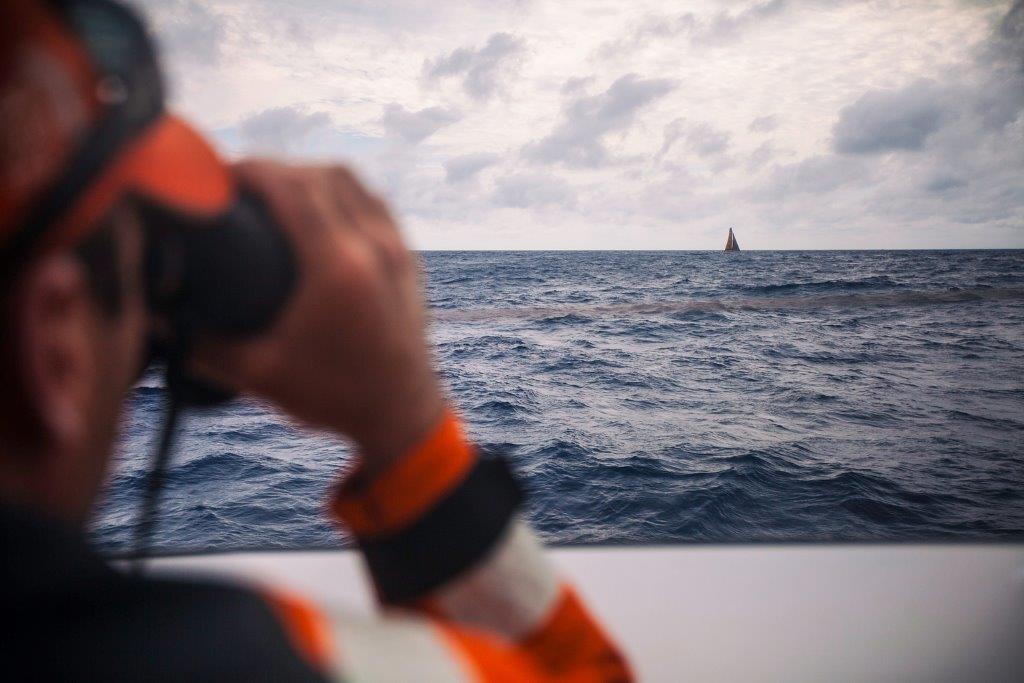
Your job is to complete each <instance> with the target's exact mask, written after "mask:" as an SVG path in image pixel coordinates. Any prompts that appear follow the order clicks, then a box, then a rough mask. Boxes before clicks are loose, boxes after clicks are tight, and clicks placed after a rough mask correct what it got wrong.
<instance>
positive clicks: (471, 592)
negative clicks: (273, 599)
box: [333, 413, 629, 681]
mask: <svg viewBox="0 0 1024 683" xmlns="http://www.w3.org/2000/svg"><path fill="white" fill-rule="evenodd" d="M520 497H521V496H520V493H519V489H518V486H517V485H516V483H515V480H514V478H513V477H512V475H511V474H510V473H509V471H508V470H507V468H506V467H505V465H504V462H503V461H501V460H499V459H492V458H481V457H480V456H479V455H478V453H477V451H476V449H475V448H473V447H472V446H471V445H470V444H469V443H468V441H467V440H466V438H465V436H464V435H463V433H462V429H461V426H460V425H459V422H458V420H457V418H455V416H454V415H453V414H451V413H448V414H447V415H446V417H445V419H444V421H443V422H442V423H441V425H440V426H439V427H437V428H435V430H434V431H433V433H432V434H431V435H430V436H429V437H428V438H427V439H425V440H424V441H423V442H422V443H421V444H420V445H419V446H418V447H416V448H414V449H413V450H412V451H411V452H410V453H409V454H408V455H407V456H406V457H405V458H403V459H402V460H400V461H398V462H396V463H395V464H394V465H392V466H391V467H390V468H388V469H387V470H386V471H384V472H382V473H380V474H379V475H378V476H376V477H375V478H374V479H373V480H372V481H366V480H365V479H364V478H363V477H361V476H360V475H359V474H358V473H357V474H356V475H355V476H354V477H350V478H349V479H348V480H347V481H346V482H345V483H344V484H343V485H342V486H341V487H340V488H339V491H338V495H337V496H336V498H335V500H334V505H333V507H334V511H335V513H336V514H337V516H338V517H339V519H340V520H341V521H342V522H343V523H345V524H346V525H347V527H348V528H349V530H350V531H352V532H353V534H354V535H355V537H356V540H357V542H358V544H359V546H360V548H361V549H362V550H363V552H364V554H365V557H366V560H367V564H368V565H369V568H370V572H371V574H372V576H373V580H374V585H375V586H376V590H377V593H378V596H379V598H380V600H381V602H382V603H384V604H385V605H386V606H390V607H401V608H405V609H409V610H413V611H416V612H419V613H422V614H426V615H428V616H430V617H431V618H432V619H435V620H436V621H437V622H438V623H439V624H440V626H441V627H442V628H443V629H445V630H446V632H447V633H448V634H449V637H450V639H451V640H452V641H453V642H455V643H456V644H458V646H459V647H462V648H464V649H466V653H467V656H469V657H470V658H473V657H474V655H473V652H474V650H475V649H476V648H478V647H479V644H478V643H479V639H480V634H481V633H484V634H489V636H496V637H497V638H498V639H500V641H501V643H502V644H501V645H500V646H499V649H500V648H502V647H508V646H509V645H511V646H512V648H513V649H514V650H515V651H516V654H517V656H522V657H524V658H526V659H528V660H529V661H530V662H531V664H532V665H533V666H535V667H536V668H537V669H538V670H539V671H540V672H542V673H543V674H544V675H546V676H549V677H553V678H561V677H565V676H569V675H572V676H577V677H579V676H581V677H582V679H583V680H594V681H618V680H628V679H629V673H628V669H627V667H626V665H625V662H624V660H623V658H622V656H621V655H620V654H619V652H618V651H617V650H616V648H615V647H614V646H613V645H612V643H611V642H610V641H609V640H608V638H607V637H606V636H605V635H604V633H603V632H602V631H601V629H600V628H599V626H598V625H597V623H596V622H595V621H594V619H593V618H592V617H590V616H589V614H588V613H587V612H586V610H585V608H584V606H583V605H582V603H581V602H580V600H579V598H578V597H577V596H576V594H575V593H574V591H573V590H572V589H571V587H570V586H569V585H568V584H566V583H564V582H563V581H561V580H560V579H559V578H558V577H557V575H556V574H555V572H554V571H553V568H552V567H551V566H550V563H549V562H548V560H547V558H546V556H545V553H544V551H543V549H542V548H541V546H540V545H539V543H538V542H537V540H536V538H535V537H534V535H533V532H532V531H531V530H530V529H529V527H528V525H527V524H526V523H525V522H523V521H522V520H521V519H520V518H519V516H518V514H517V510H518V508H519V503H520ZM485 637H486V636H485Z"/></svg>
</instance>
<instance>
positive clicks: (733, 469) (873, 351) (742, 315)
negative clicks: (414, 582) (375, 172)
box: [93, 251, 1024, 552]
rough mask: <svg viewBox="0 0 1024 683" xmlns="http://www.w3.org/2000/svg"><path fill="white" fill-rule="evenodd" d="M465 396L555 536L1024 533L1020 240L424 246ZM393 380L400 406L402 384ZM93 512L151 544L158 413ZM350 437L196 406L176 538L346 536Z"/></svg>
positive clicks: (173, 475)
mask: <svg viewBox="0 0 1024 683" xmlns="http://www.w3.org/2000/svg"><path fill="white" fill-rule="evenodd" d="M422 260H423V264H424V268H425V271H426V278H427V283H428V286H427V288H428V297H429V302H430V307H431V309H432V315H433V328H432V339H433V342H434V344H435V345H436V354H437V359H438V362H439V364H440V368H441V370H442V372H443V375H444V379H445V381H446V384H447V387H448V389H449V391H450V394H451V397H452V400H453V401H454V403H455V404H456V405H457V406H458V407H459V408H460V410H461V411H462V413H463V415H464V416H465V418H466V420H467V421H468V424H469V428H470V431H471V433H472V435H473V436H474V437H475V439H476V440H477V441H478V442H479V443H480V444H482V445H484V446H486V447H489V448H493V449H498V450H501V451H504V452H505V453H507V454H508V455H509V457H510V458H511V461H512V462H513V463H514V465H515V467H516V468H517V469H518V471H519V472H520V473H521V475H522V477H523V479H524V481H525V485H526V487H527V489H528V491H529V495H530V497H529V502H528V516H529V518H530V519H531V520H532V521H533V523H534V524H535V525H536V526H537V527H538V528H539V529H540V532H541V534H542V535H543V537H544V538H545V539H547V540H549V541H553V542H558V543H565V544H586V543H688V542H745V541H826V540H842V541H846V540H851V541H852V540H901V541H902V540H922V539H1007V538H1016V539H1021V538H1024V252H1022V251H941V252H917V251H914V252H892V251H879V252H860V251H858V252H740V253H724V252H518V253H509V252H448V253H441V252H429V253H424V254H422ZM395 400H401V398H400V397H396V399H395ZM163 401H164V395H163V389H162V388H161V382H160V380H159V377H157V376H156V375H155V374H153V373H151V374H150V375H147V376H146V377H145V378H144V379H143V381H142V382H141V383H140V384H139V385H138V387H137V388H136V389H135V390H134V391H133V393H132V395H131V398H130V404H131V405H130V408H131V411H130V415H129V417H128V418H127V421H126V424H125V429H124V435H123V439H122V442H121V445H120V448H119V455H118V460H117V463H116V467H115V470H114V472H113V475H112V479H111V483H110V487H109V491H108V493H107V496H106V498H105V500H104V503H103V505H102V507H101V510H100V511H99V514H98V515H97V518H96V520H95V522H94V525H93V538H94V540H95V542H96V543H97V544H98V545H99V546H100V547H101V548H102V549H104V550H107V551H111V552H121V551H127V550H129V549H130V543H131V530H132V525H133V524H134V523H135V520H136V514H137V512H138V505H139V500H140V491H141V488H142V485H143V482H144V471H145V468H146V466H147V465H148V463H149V460H150V458H151V456H152V450H153V447H154V438H155V435H156V433H157V430H158V426H159V421H160V417H161V412H162V409H163ZM349 458H350V453H349V450H348V449H347V448H346V447H345V445H344V444H342V443H341V442H339V441H338V440H336V439H335V438H333V437H331V436H328V435H325V434H316V433H310V432H308V431H304V430H303V429H301V428H298V427H296V426H295V425H293V424H292V423H291V422H289V421H288V420H287V419H285V418H284V417H282V416H281V415H280V414H278V413H277V412H275V411H274V410H273V409H271V408H270V407H268V406H266V405H262V404H259V403H254V402H251V401H235V402H232V403H230V404H228V405H225V406H223V407H220V408H217V409H215V410H209V411H206V412H202V413H194V414H190V415H188V416H187V420H186V423H185V425H184V428H183V430H182V436H181V439H180V441H179V447H178V449H177V452H176V454H175V456H174V460H173V466H172V467H171V469H170V472H169V479H168V482H167V487H166V491H165V494H164V497H163V504H162V507H161V516H160V520H159V530H158V533H157V536H156V539H157V543H156V545H157V547H158V548H159V549H161V550H185V549H190V550H195V549H230V548H251V547H274V548H278V547H280V548H284V547H288V548H303V547H332V546H339V545H343V544H346V543H347V541H346V539H345V537H344V536H343V535H341V534H340V533H339V532H337V531H336V530H335V529H334V528H333V527H332V526H331V524H330V522H329V521H328V520H327V518H326V517H325V515H324V513H323V503H324V500H325V498H326V495H327V490H328V488H329V487H330V486H331V485H332V483H333V482H334V481H335V480H336V476H337V473H338V472H339V470H340V469H341V468H342V467H343V466H344V465H345V463H346V462H347V461H348V460H349Z"/></svg>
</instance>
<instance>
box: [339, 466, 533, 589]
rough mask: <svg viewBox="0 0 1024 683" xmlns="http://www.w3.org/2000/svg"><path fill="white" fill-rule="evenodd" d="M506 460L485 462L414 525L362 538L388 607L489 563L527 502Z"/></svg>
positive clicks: (359, 541) (362, 547) (367, 560)
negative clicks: (486, 559)
mask: <svg viewBox="0 0 1024 683" xmlns="http://www.w3.org/2000/svg"><path fill="white" fill-rule="evenodd" d="M522 498H523V494H522V489H520V488H519V484H518V483H517V482H516V480H515V477H514V476H513V475H512V472H511V471H510V470H509V466H508V464H507V463H506V462H505V460H504V459H503V458H500V457H483V456H481V457H480V459H479V460H478V461H477V462H476V464H475V465H474V466H473V468H472V469H471V470H470V471H469V473H468V474H467V475H466V478H465V479H464V480H463V481H462V483H461V484H459V485H458V486H457V487H456V488H455V489H454V490H453V491H452V492H451V493H449V494H448V495H447V496H446V497H445V498H444V499H442V500H441V501H440V502H438V503H437V504H436V505H435V506H434V507H433V508H431V510H430V511H429V512H427V513H426V514H425V515H423V516H422V517H421V518H420V519H419V520H417V521H416V522H415V523H414V524H413V525H412V526H410V527H408V528H406V529H403V530H402V531H400V532H397V533H395V534H390V535H387V536H377V537H374V538H366V539H358V538H357V539H356V540H357V542H358V544H359V547H360V549H361V550H362V551H363V554H364V555H365V557H366V562H367V564H368V565H369V566H370V572H371V573H372V574H373V580H374V583H375V584H376V586H377V593H378V595H379V596H380V599H381V600H382V601H383V602H384V603H388V604H403V603H409V602H413V601H415V600H417V599H419V598H421V597H423V596H424V595H427V594H429V593H430V592H431V591H433V590H435V589H436V588H438V587H440V586H442V585H444V584H445V583H447V582H448V581H449V580H451V579H453V578H454V577H456V576H458V575H459V574H460V573H462V572H463V571H465V570H467V569H469V568H471V567H472V566H473V565H475V564H476V563H477V562H479V561H480V559H481V558H483V557H484V556H485V555H486V554H487V552H488V551H489V550H490V549H491V548H492V547H493V546H494V543H495V542H496V541H497V540H498V538H500V537H501V534H502V532H503V531H504V530H505V528H506V527H507V526H508V524H509V521H510V520H511V518H512V515H513V514H514V513H515V511H516V509H517V508H518V507H519V505H520V503H521V502H522Z"/></svg>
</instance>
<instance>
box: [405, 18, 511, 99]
mask: <svg viewBox="0 0 1024 683" xmlns="http://www.w3.org/2000/svg"><path fill="white" fill-rule="evenodd" d="M523 51H524V44H523V41H521V40H519V39H518V38H516V37H515V36H513V35H511V34H509V33H495V34H493V35H492V36H491V37H490V38H488V39H487V43H485V44H484V45H483V47H481V48H479V49H473V48H469V47H460V48H458V49H456V50H453V51H452V52H450V53H448V54H447V55H442V56H440V57H437V58H435V59H428V60H425V61H424V62H423V76H424V78H425V79H427V80H428V81H434V80H437V79H439V78H445V77H448V76H462V77H463V81H462V87H463V89H464V90H465V91H466V92H467V93H468V94H469V95H470V96H471V97H473V98H475V99H478V100H486V99H488V98H489V97H490V96H491V95H493V94H494V93H495V92H496V91H497V90H498V86H499V78H500V76H501V75H502V73H503V72H504V71H505V70H506V69H507V68H508V67H509V66H510V65H511V64H512V62H514V61H515V58H516V57H518V56H520V55H521V54H522V53H523Z"/></svg>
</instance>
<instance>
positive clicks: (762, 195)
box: [755, 154, 869, 201]
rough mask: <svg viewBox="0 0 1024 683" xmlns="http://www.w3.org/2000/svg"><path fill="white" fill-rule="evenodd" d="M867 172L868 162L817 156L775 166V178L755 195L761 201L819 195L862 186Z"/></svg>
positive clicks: (858, 159)
mask: <svg viewBox="0 0 1024 683" xmlns="http://www.w3.org/2000/svg"><path fill="white" fill-rule="evenodd" d="M868 172H869V169H868V167H867V165H866V162H865V161H864V160H862V159H860V158H858V157H843V156H837V155H832V154H827V155H820V156H814V157H810V158H808V159H803V160H801V161H797V162H794V163H791V164H785V165H782V166H777V167H775V171H774V173H773V174H772V176H771V177H770V178H769V179H768V181H767V182H766V183H764V184H763V185H761V186H759V188H758V189H757V190H756V191H755V195H756V196H757V198H758V199H759V200H762V201H771V200H776V199H780V198H785V197H791V196H793V195H797V194H813V195H818V196H820V195H823V194H825V193H828V192H833V191H835V190H838V189H840V188H842V187H849V186H851V185H853V184H855V183H860V182H862V181H864V180H865V179H866V178H867V176H868Z"/></svg>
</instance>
